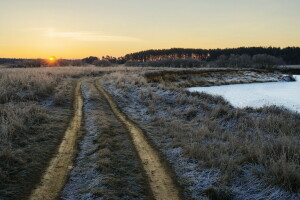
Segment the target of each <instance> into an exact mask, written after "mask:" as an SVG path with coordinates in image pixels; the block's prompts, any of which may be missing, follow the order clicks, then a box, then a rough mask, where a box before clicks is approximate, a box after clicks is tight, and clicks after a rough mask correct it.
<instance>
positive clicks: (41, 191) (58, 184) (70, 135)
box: [29, 80, 83, 200]
mask: <svg viewBox="0 0 300 200" xmlns="http://www.w3.org/2000/svg"><path fill="white" fill-rule="evenodd" d="M82 81H83V80H80V81H78V83H77V85H76V88H75V100H74V116H73V118H72V120H71V121H70V124H69V127H68V128H67V130H66V132H65V136H64V138H63V141H62V142H61V144H60V146H59V149H58V153H57V154H56V156H55V157H54V158H53V159H52V160H51V161H50V164H49V166H48V168H47V170H46V172H45V173H44V176H43V178H42V180H41V182H40V184H39V185H38V186H37V188H36V189H35V190H34V191H33V192H32V194H31V196H30V197H29V199H30V200H41V199H43V200H50V199H56V198H57V197H58V195H59V192H60V190H61V189H62V187H63V186H64V184H65V181H66V179H67V176H68V172H69V171H70V169H72V164H73V158H74V156H75V153H76V148H75V146H76V141H77V138H78V131H79V129H80V125H81V119H82V106H83V99H82V97H81V93H80V86H81V83H82Z"/></svg>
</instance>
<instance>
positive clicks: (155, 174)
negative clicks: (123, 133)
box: [95, 80, 181, 200]
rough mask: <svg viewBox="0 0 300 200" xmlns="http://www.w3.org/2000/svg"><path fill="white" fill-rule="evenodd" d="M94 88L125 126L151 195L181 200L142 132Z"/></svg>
mask: <svg viewBox="0 0 300 200" xmlns="http://www.w3.org/2000/svg"><path fill="white" fill-rule="evenodd" d="M95 87H96V88H97V90H98V91H99V92H100V93H101V94H102V95H103V96H104V97H105V98H106V100H107V101H108V103H109V105H110V107H111V110H112V111H113V113H114V114H115V115H116V117H117V118H118V119H119V120H120V121H121V122H122V123H123V124H124V125H125V126H126V128H127V129H128V132H129V134H130V136H131V139H132V142H133V144H134V146H135V148H136V151H137V152H138V155H139V158H140V160H141V162H142V166H143V168H144V171H145V173H146V175H147V177H148V180H149V185H150V188H151V191H152V194H153V196H154V198H155V199H157V200H165V199H170V200H177V199H181V195H180V192H179V189H178V187H177V185H176V183H175V181H174V180H173V178H172V176H171V175H170V172H169V170H168V169H167V168H166V167H165V165H164V164H163V162H162V161H161V159H160V156H159V154H158V152H157V151H156V150H155V149H154V148H153V147H152V146H151V145H150V144H149V143H148V141H147V139H146V137H145V135H144V133H143V131H142V130H141V129H140V128H139V127H137V126H136V125H135V124H134V123H133V122H131V121H130V120H128V119H127V117H126V116H125V115H124V114H123V113H122V112H121V111H120V110H119V108H118V107H117V105H116V103H115V102H114V101H113V99H112V98H111V97H110V95H109V94H108V93H107V92H106V91H105V90H104V89H103V88H102V87H101V86H100V85H99V81H97V80H96V81H95Z"/></svg>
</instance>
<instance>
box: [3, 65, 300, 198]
mask: <svg viewBox="0 0 300 200" xmlns="http://www.w3.org/2000/svg"><path fill="white" fill-rule="evenodd" d="M174 70H175V69H158V68H157V69H156V68H148V69H145V68H136V67H132V68H131V67H124V66H120V67H103V68H101V67H92V66H88V67H48V68H27V69H10V68H0V179H1V182H0V199H5V200H11V199H27V198H28V196H29V195H30V194H31V192H32V190H33V189H34V188H35V187H36V186H37V185H38V184H39V182H40V180H41V178H42V176H43V173H44V171H45V170H46V168H47V166H48V164H49V162H50V160H51V158H53V157H54V155H55V154H56V153H57V149H58V146H59V144H60V143H61V141H62V138H63V137H64V133H65V130H66V129H67V127H68V125H69V121H70V119H71V118H72V116H73V114H74V113H73V112H74V111H73V101H74V99H73V98H74V97H73V96H74V95H73V93H74V87H75V85H76V82H77V81H78V80H79V79H80V78H83V77H86V78H87V79H86V81H84V82H83V84H82V86H81V92H82V96H83V99H84V105H83V113H84V117H83V121H82V127H81V132H80V135H81V137H79V138H78V148H77V153H78V154H77V157H76V159H75V161H74V166H69V167H70V169H71V172H70V176H69V178H68V180H66V185H65V187H64V188H62V193H61V198H62V199H72V198H73V199H74V198H77V199H78V198H79V199H88V198H93V199H99V198H104V199H105V198H108V199H109V198H111V199H151V197H152V195H153V189H151V187H150V185H151V184H149V177H150V178H151V175H149V174H147V173H146V171H145V162H142V161H141V157H140V156H139V150H137V149H138V148H136V144H135V143H134V138H132V136H130V134H129V132H130V130H129V129H128V127H127V126H126V124H124V122H122V120H120V119H119V118H118V117H117V116H115V114H114V112H113V110H112V108H110V106H109V104H108V103H107V100H105V98H104V97H103V96H102V95H101V94H100V93H99V91H97V89H96V88H95V86H94V81H95V80H98V79H99V78H100V81H99V82H100V85H101V86H103V88H104V89H105V90H106V92H107V93H108V94H110V95H111V97H112V99H113V100H114V102H115V103H116V104H117V106H118V107H119V109H120V110H121V111H122V112H123V113H124V114H125V115H126V117H127V118H128V119H130V120H131V121H132V122H133V123H134V124H136V125H137V127H139V128H141V130H142V131H143V133H142V134H144V135H145V138H146V140H147V141H148V142H149V144H150V146H151V147H153V149H154V151H155V152H157V153H158V154H159V155H160V156H159V159H160V161H161V162H165V163H166V165H168V167H167V168H166V169H168V170H169V172H168V173H170V174H171V176H172V178H174V179H176V180H175V182H176V184H177V183H178V185H179V187H180V189H178V190H179V191H182V193H183V198H184V199H298V198H299V197H300V190H299V185H300V168H299V165H300V155H299V146H300V145H299V142H300V138H299V132H300V116H299V114H296V113H292V112H290V111H288V110H286V109H284V108H278V107H273V106H271V107H264V108H260V109H253V108H245V109H237V108H234V107H233V106H232V105H230V104H229V103H228V102H226V101H225V100H224V99H223V98H222V97H219V96H211V95H208V94H205V93H191V92H188V91H186V90H185V89H184V88H183V87H184V86H186V85H189V82H188V81H189V76H187V75H186V74H184V73H186V72H184V73H183V74H184V76H183V78H182V77H181V78H178V79H177V77H172V78H167V79H162V78H158V79H157V80H155V81H153V79H149V73H150V74H152V75H153V74H154V75H155V74H158V75H159V74H166V73H169V72H168V71H174ZM176 70H177V71H178V70H179V71H180V69H176ZM210 70H211V69H210ZM178 73H181V72H178ZM234 74H236V73H234ZM238 74H240V73H238ZM271 75H272V74H271ZM271 75H270V76H269V75H268V77H271ZM218 76H221V75H218ZM231 76H234V75H231ZM239 76H243V74H242V75H239ZM276 76H278V75H276ZM200 77H201V76H200ZM209 77H210V78H215V77H214V75H209ZM231 78H232V77H231ZM259 78H261V77H260V76H259ZM277 78H278V79H280V76H278V77H277ZM197 80H198V81H199V80H200V79H199V75H197ZM205 80H206V81H207V79H205ZM180 81H183V83H184V84H178V82H180ZM247 81H249V79H248V78H247ZM225 82H226V80H225ZM223 83H224V81H223ZM209 84H213V82H211V79H210V83H209ZM218 84H220V82H219V83H218ZM160 161H158V162H160ZM146 177H148V178H146ZM151 190H152V192H151ZM72 195H74V196H72Z"/></svg>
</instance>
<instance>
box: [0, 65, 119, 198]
mask: <svg viewBox="0 0 300 200" xmlns="http://www.w3.org/2000/svg"><path fill="white" fill-rule="evenodd" d="M114 70H125V69H123V68H121V69H119V68H117V67H116V68H109V67H105V68H101V67H75V68H74V67H61V68H59V67H48V68H30V69H11V68H1V69H0V178H1V182H0V199H4V200H7V199H26V197H27V196H28V195H29V193H30V192H31V190H32V188H33V187H34V185H35V184H37V183H38V182H39V180H40V176H41V174H42V172H43V170H44V169H45V167H46V166H47V163H48V162H49V159H50V158H51V157H52V156H53V154H54V153H55V150H56V148H57V146H58V145H59V143H60V141H61V139H62V137H63V134H64V131H65V129H66V127H67V125H68V122H69V119H70V117H71V115H72V97H73V92H72V91H73V86H74V83H75V81H76V79H78V78H80V77H83V76H99V75H100V74H102V73H104V72H109V71H114Z"/></svg>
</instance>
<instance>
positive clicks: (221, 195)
mask: <svg viewBox="0 0 300 200" xmlns="http://www.w3.org/2000/svg"><path fill="white" fill-rule="evenodd" d="M102 84H104V85H105V87H106V90H107V91H108V92H110V93H111V95H112V96H113V97H114V98H115V100H116V101H117V102H118V104H119V105H120V107H121V108H122V110H123V111H124V112H125V113H126V114H127V115H128V116H129V117H130V118H132V119H134V120H135V121H136V123H138V124H140V126H141V127H142V128H143V129H144V130H146V132H147V134H148V137H150V138H151V139H152V140H153V142H154V143H155V144H156V146H157V147H158V148H159V149H160V150H161V151H162V152H163V153H164V155H165V156H166V157H167V158H168V160H169V162H170V163H172V166H173V167H174V170H175V172H176V173H177V176H178V180H179V182H180V184H181V185H182V186H183V188H184V191H185V196H186V198H194V199H199V198H203V197H204V196H209V197H211V198H215V199H216V198H217V199H232V198H233V199H268V198H275V199H298V198H299V197H300V190H299V185H300V176H299V175H300V168H299V165H300V162H299V161H300V157H299V153H298V152H299V141H300V138H299V134H298V133H299V132H300V116H299V114H296V113H292V112H290V111H288V110H285V109H284V108H278V107H273V106H272V107H264V108H261V109H252V108H245V109H238V108H234V107H232V106H231V105H230V104H229V103H228V102H226V101H225V100H224V99H223V98H221V97H215V96H211V95H207V94H204V93H190V92H188V91H186V90H184V89H180V88H176V87H175V88H174V87H170V84H168V83H166V82H164V81H162V82H150V83H148V82H147V80H146V79H145V78H144V77H143V76H142V75H137V74H131V73H126V74H124V73H114V74H110V75H106V78H105V79H103V80H102ZM272 195H273V196H272Z"/></svg>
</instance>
